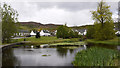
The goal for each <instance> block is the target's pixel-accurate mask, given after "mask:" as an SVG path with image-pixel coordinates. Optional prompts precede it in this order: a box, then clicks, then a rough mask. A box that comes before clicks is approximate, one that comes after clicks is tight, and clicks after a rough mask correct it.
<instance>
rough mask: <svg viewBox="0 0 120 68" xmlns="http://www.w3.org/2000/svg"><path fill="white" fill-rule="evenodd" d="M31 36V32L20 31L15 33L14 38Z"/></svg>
mask: <svg viewBox="0 0 120 68" xmlns="http://www.w3.org/2000/svg"><path fill="white" fill-rule="evenodd" d="M27 35H30V32H29V31H27V30H20V31H19V32H18V33H14V36H27Z"/></svg>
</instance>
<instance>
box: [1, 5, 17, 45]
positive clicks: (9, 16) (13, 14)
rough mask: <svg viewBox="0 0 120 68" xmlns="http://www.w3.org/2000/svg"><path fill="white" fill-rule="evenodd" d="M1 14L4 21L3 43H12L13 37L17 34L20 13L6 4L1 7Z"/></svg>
mask: <svg viewBox="0 0 120 68" xmlns="http://www.w3.org/2000/svg"><path fill="white" fill-rule="evenodd" d="M0 6H1V7H0V11H1V12H0V14H1V15H2V16H1V19H2V42H3V43H4V42H7V43H8V42H10V40H11V36H13V35H14V33H15V32H17V27H16V24H15V23H16V22H18V20H17V17H18V13H17V11H15V10H14V9H13V8H11V6H9V5H7V4H6V3H4V4H3V6H2V5H0Z"/></svg>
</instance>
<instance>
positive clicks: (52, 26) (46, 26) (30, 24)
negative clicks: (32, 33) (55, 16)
mask: <svg viewBox="0 0 120 68" xmlns="http://www.w3.org/2000/svg"><path fill="white" fill-rule="evenodd" d="M19 23H20V29H25V30H33V29H48V30H56V29H57V27H58V26H60V25H58V24H41V23H39V22H19Z"/></svg>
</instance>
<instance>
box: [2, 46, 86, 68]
mask: <svg viewBox="0 0 120 68" xmlns="http://www.w3.org/2000/svg"><path fill="white" fill-rule="evenodd" d="M84 49H85V48H84V47H82V46H81V47H77V48H74V49H69V48H62V47H56V48H25V47H17V48H14V47H9V48H4V49H3V51H2V52H3V53H2V65H3V66H72V63H71V62H72V61H73V60H74V57H75V54H76V53H77V52H78V51H80V50H84Z"/></svg>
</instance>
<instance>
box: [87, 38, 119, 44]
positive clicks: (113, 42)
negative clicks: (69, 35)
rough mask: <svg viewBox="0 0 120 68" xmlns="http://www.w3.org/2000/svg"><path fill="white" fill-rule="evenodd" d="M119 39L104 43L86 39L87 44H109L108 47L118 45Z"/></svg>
mask: <svg viewBox="0 0 120 68" xmlns="http://www.w3.org/2000/svg"><path fill="white" fill-rule="evenodd" d="M119 41H120V37H116V38H114V39H112V40H105V41H97V40H94V39H87V40H86V42H87V43H102V44H110V45H120V42H119Z"/></svg>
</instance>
